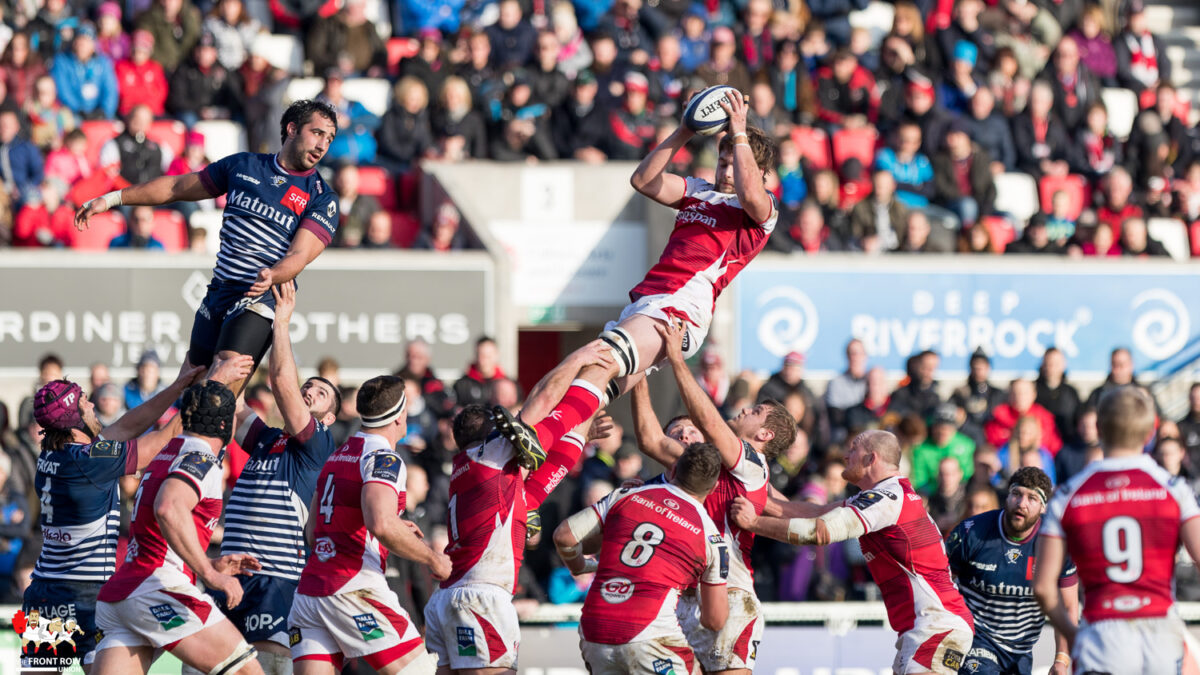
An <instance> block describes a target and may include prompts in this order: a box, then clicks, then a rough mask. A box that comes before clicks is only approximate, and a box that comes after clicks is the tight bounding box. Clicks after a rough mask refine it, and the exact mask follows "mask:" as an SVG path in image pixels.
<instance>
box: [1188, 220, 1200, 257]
mask: <svg viewBox="0 0 1200 675" xmlns="http://www.w3.org/2000/svg"><path fill="white" fill-rule="evenodd" d="M1188 241H1189V242H1190V243H1191V249H1192V257H1193V258H1200V220H1197V221H1196V222H1194V223H1192V224H1191V225H1188Z"/></svg>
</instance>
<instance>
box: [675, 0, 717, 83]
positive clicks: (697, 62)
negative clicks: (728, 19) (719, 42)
mask: <svg viewBox="0 0 1200 675" xmlns="http://www.w3.org/2000/svg"><path fill="white" fill-rule="evenodd" d="M676 35H678V36H679V65H680V66H682V67H683V70H684V72H687V73H694V72H696V69H697V68H699V67H700V66H702V65H704V64H705V63H707V62H708V48H709V46H710V45H711V44H712V32H711V31H710V30H709V29H708V22H707V21H706V20H705V18H704V5H699V4H696V5H692V6H691V7H689V8H688V10H687V13H686V14H684V15H683V20H682V23H681V29H680V30H678V31H676Z"/></svg>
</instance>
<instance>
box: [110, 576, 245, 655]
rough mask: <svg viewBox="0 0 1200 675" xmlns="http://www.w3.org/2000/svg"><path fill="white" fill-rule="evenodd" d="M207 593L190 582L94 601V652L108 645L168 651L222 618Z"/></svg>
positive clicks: (223, 617)
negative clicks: (97, 634)
mask: <svg viewBox="0 0 1200 675" xmlns="http://www.w3.org/2000/svg"><path fill="white" fill-rule="evenodd" d="M225 620H226V619H225V615H224V614H222V613H221V610H220V609H219V608H218V607H217V605H216V603H215V602H213V599H212V598H211V597H209V596H208V594H207V593H204V592H202V591H201V590H200V589H198V588H196V587H195V586H193V585H191V584H182V585H179V586H171V587H169V588H160V589H157V590H153V591H149V592H146V593H140V594H137V592H136V591H135V595H132V596H130V597H128V598H125V599H124V600H121V601H119V602H102V601H101V602H97V603H96V628H98V629H99V630H100V635H101V640H100V642H99V644H97V645H96V651H97V652H100V651H102V650H105V649H108V648H110V647H153V648H155V649H166V650H168V651H170V650H171V649H172V648H174V646H175V645H176V644H177V643H178V642H179V641H180V640H183V639H184V638H188V637H191V636H193V635H195V634H196V633H199V632H200V631H202V630H204V629H205V628H208V627H209V626H212V625H215V624H218V623H220V622H222V621H225Z"/></svg>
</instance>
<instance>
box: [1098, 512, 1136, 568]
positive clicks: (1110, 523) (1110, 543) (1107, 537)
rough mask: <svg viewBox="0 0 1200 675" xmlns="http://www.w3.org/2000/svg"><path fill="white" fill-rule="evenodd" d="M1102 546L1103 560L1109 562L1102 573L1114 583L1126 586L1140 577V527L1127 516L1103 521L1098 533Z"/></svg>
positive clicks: (1134, 520)
mask: <svg viewBox="0 0 1200 675" xmlns="http://www.w3.org/2000/svg"><path fill="white" fill-rule="evenodd" d="M1100 538H1101V540H1102V542H1103V544H1104V559H1105V560H1107V561H1108V562H1109V565H1108V567H1105V568H1104V572H1105V573H1106V574H1107V575H1108V578H1109V579H1111V580H1112V581H1113V582H1114V583H1118V584H1128V583H1133V582H1134V581H1137V580H1138V579H1139V578H1141V576H1142V526H1141V524H1140V523H1138V521H1137V520H1136V519H1134V518H1131V517H1129V516H1116V517H1115V518H1109V519H1108V520H1106V521H1104V528H1103V529H1102V530H1101V532H1100Z"/></svg>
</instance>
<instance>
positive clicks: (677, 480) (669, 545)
mask: <svg viewBox="0 0 1200 675" xmlns="http://www.w3.org/2000/svg"><path fill="white" fill-rule="evenodd" d="M720 472H721V456H720V452H718V451H717V449H716V448H715V447H713V446H712V445H711V444H708V443H694V444H692V445H689V446H688V447H687V449H686V450H684V451H683V454H682V455H680V456H679V458H678V460H676V463H675V472H674V474H673V475H672V477H671V481H670V483H667V484H655V485H643V486H640V487H636V488H632V489H624V488H623V489H620V490H617V491H615V492H613V493H612V494H611V495H609V496H608V497H606V498H604V499H602V500H600V501H599V502H597V503H596V504H595V505H593V506H590V507H588V508H586V509H584V510H583V511H580V512H579V513H576V514H575V515H573V516H571V517H570V518H568V519H567V520H566V521H564V522H563V523H562V524H561V525H559V526H558V529H557V530H555V532H554V546H555V548H557V549H558V554H559V556H560V557H561V558H562V559H563V562H565V563H566V564H567V567H568V568H569V569H570V570H571V573H572V574H584V573H586V572H591V571H594V572H596V577H595V579H593V581H592V586H591V589H590V590H589V591H588V594H587V598H586V599H585V600H584V603H583V611H582V615H581V617H580V621H579V635H580V638H581V639H580V646H581V648H582V650H583V659H584V661H586V662H587V665H588V671H589V672H590V673H593V675H628V674H634V673H637V674H638V675H653V674H656V673H680V674H682V673H691V672H693V668H694V664H695V657H694V656H693V653H692V648H691V647H689V646H688V642H689V641H688V640H687V639H686V638H685V636H684V634H683V631H682V630H681V629H680V624H679V621H678V620H677V619H676V611H677V610H676V605H677V604H678V602H679V595H680V593H681V592H682V591H683V590H684V589H688V588H696V587H697V586H698V587H699V591H698V593H697V595H698V596H699V603H698V610H697V611H698V614H699V619H698V620H699V622H700V624H701V625H703V626H704V627H705V628H706V629H707V630H710V631H713V632H717V631H720V630H721V628H722V626H723V625H724V624H725V621H726V618H727V616H728V615H729V607H730V605H732V604H734V602H735V601H734V600H732V599H731V598H729V597H728V596H727V595H726V591H725V577H726V575H727V573H728V571H729V557H730V556H729V549H728V548H727V547H726V545H725V539H724V537H722V536H721V535H720V533H719V532H718V531H717V527H716V525H714V524H713V522H712V519H711V518H709V517H708V514H707V513H706V512H705V509H704V506H703V504H702V502H703V501H704V500H705V498H706V497H708V495H709V493H711V492H712V491H713V489H714V488H715V487H716V485H717V475H718V474H719V473H720ZM593 553H594V554H596V558H595V559H594V560H589V559H586V558H584V556H585V555H586V554H593ZM710 672H711V671H710Z"/></svg>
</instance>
